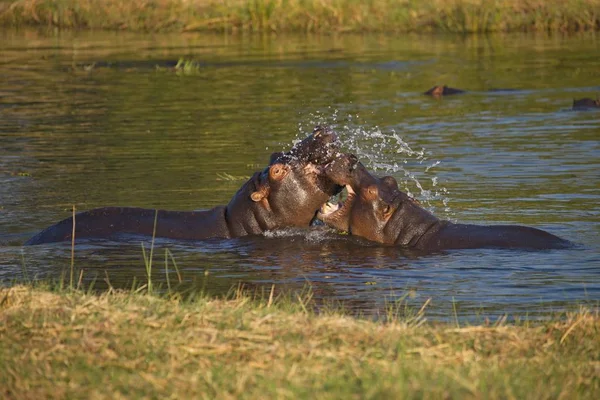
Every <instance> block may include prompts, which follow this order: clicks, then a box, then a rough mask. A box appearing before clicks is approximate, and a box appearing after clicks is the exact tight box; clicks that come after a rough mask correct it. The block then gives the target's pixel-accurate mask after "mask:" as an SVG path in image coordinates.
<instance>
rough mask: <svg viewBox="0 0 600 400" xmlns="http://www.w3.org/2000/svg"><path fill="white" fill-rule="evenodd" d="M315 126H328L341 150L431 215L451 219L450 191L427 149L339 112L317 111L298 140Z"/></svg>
mask: <svg viewBox="0 0 600 400" xmlns="http://www.w3.org/2000/svg"><path fill="white" fill-rule="evenodd" d="M315 125H329V126H331V127H332V128H333V129H334V130H335V132H336V133H337V134H338V135H339V137H340V140H341V141H342V148H343V149H344V150H345V151H348V152H351V153H354V154H355V155H356V156H357V157H358V158H359V159H360V160H361V162H362V163H363V164H364V165H365V166H366V167H367V168H369V169H371V170H373V171H374V172H375V173H376V175H379V176H383V175H393V176H394V177H395V178H396V180H397V181H398V185H399V187H400V189H401V190H403V191H405V192H406V193H407V194H408V195H409V196H412V197H415V198H417V199H418V200H419V201H420V202H421V203H422V204H423V205H424V206H425V207H426V208H427V209H429V210H430V211H432V212H435V211H441V212H442V213H443V214H444V215H443V217H444V218H452V217H453V213H452V211H451V209H450V207H449V203H450V198H449V193H450V192H449V191H448V189H446V188H445V187H444V186H443V185H442V184H441V182H440V179H439V177H438V176H436V175H435V173H436V172H435V168H436V167H438V166H439V165H440V164H441V161H439V160H432V159H431V157H432V153H431V152H429V151H427V150H426V149H424V148H420V149H416V148H413V147H412V146H411V145H410V144H409V143H408V142H407V141H405V140H404V138H403V137H402V136H401V135H400V134H399V133H398V132H397V131H396V130H395V129H393V128H384V127H379V126H369V125H368V124H367V123H365V122H364V121H361V119H360V116H359V115H352V114H347V115H345V116H343V117H342V116H340V112H339V110H337V109H330V110H329V111H328V112H322V111H316V112H314V113H312V114H310V115H309V116H308V118H303V120H302V122H299V123H298V133H297V139H296V141H295V142H294V143H296V142H297V141H298V140H301V139H302V138H304V137H306V135H308V134H310V132H312V129H313V128H314V127H315Z"/></svg>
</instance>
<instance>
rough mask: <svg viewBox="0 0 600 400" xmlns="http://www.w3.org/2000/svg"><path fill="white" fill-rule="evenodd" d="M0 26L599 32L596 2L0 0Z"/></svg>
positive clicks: (598, 4) (599, 7) (599, 0)
mask: <svg viewBox="0 0 600 400" xmlns="http://www.w3.org/2000/svg"><path fill="white" fill-rule="evenodd" d="M0 24H1V25H4V26H45V27H58V28H73V29H110V30H130V31H177V32H181V31H223V32H236V31H248V32H285V31H287V32H317V33H336V32H386V33H395V32H439V31H442V32H462V33H465V32H492V31H581V30H598V29H600V0H431V1H421V0H132V1H122V0H0Z"/></svg>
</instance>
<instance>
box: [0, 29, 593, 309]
mask: <svg viewBox="0 0 600 400" xmlns="http://www.w3.org/2000/svg"><path fill="white" fill-rule="evenodd" d="M1 38H2V40H0V281H2V282H4V283H5V284H11V283H13V282H15V281H18V280H21V279H24V278H26V279H32V278H33V277H36V278H41V279H44V278H51V279H57V278H58V277H60V274H61V273H62V272H63V271H65V270H66V269H68V268H69V265H70V243H59V244H51V245H42V246H33V247H23V246H22V243H23V242H24V241H25V240H26V239H27V238H29V237H30V236H32V235H34V234H35V233H37V232H38V231H40V230H41V229H43V228H45V227H46V226H48V225H51V224H53V223H55V222H57V221H59V220H61V219H63V218H65V217H67V216H69V214H70V213H71V210H72V207H73V205H74V206H75V207H76V208H77V210H85V209H91V208H95V207H103V206H111V205H123V206H138V207H148V208H166V209H172V210H193V209H204V208H210V207H213V206H215V205H219V204H226V203H227V202H228V200H229V198H230V197H231V196H232V195H233V194H234V193H235V191H236V190H237V188H238V187H239V186H240V185H241V184H242V183H243V182H244V179H245V178H246V177H248V176H250V175H251V174H252V173H253V172H254V171H256V170H259V169H262V168H263V167H264V166H265V165H266V164H267V162H268V158H269V155H270V153H271V152H273V151H278V150H283V149H288V148H289V147H290V146H291V144H292V143H293V141H294V140H296V139H297V138H300V137H303V136H305V135H306V134H307V133H308V132H310V130H311V129H312V127H313V126H314V125H315V124H317V123H327V124H329V125H331V126H332V127H334V128H335V129H336V131H337V132H338V133H339V135H340V137H341V139H342V141H343V143H344V149H345V150H347V151H352V152H354V153H356V154H357V155H358V156H359V157H360V159H361V160H362V161H363V163H365V164H366V165H367V167H369V168H370V169H372V170H374V171H376V172H377V173H379V174H392V175H394V176H395V177H396V178H397V179H398V181H399V182H400V183H401V187H402V188H403V189H404V190H406V191H409V192H410V193H411V194H413V195H414V196H415V197H417V198H418V199H419V200H421V202H422V203H423V204H424V205H425V206H426V207H427V208H429V209H430V210H432V211H433V212H434V213H436V215H438V216H440V217H442V218H447V219H451V220H454V221H460V222H471V223H481V224H487V223H511V224H512V223H514V224H524V225H530V226H535V227H538V228H542V229H545V230H548V231H550V232H552V233H554V234H557V235H559V236H562V237H564V238H567V239H569V240H571V241H573V242H576V243H577V244H578V246H577V247H576V248H575V249H570V250H551V251H535V252H533V251H515V250H460V251H448V252H445V253H441V254H433V255H428V256H422V255H413V254H411V253H409V252H406V251H402V250H401V249H398V248H390V247H385V246H380V245H375V244H371V243H367V242H365V241H361V240H357V239H355V238H351V237H346V236H339V235H336V234H333V233H330V232H324V231H323V230H322V229H319V228H316V229H313V230H299V231H298V230H292V231H283V232H270V233H268V234H266V235H264V236H258V237H246V238H240V239H232V240H209V241H203V242H194V243H190V242H177V241H170V240H157V242H156V244H155V249H154V272H153V280H154V281H155V282H156V283H157V284H160V283H161V282H162V283H163V285H164V283H165V252H166V250H167V249H168V250H169V251H170V252H171V253H172V255H173V258H174V260H175V261H176V262H177V266H178V268H179V269H180V272H181V275H182V279H183V283H182V285H181V287H186V288H189V287H190V286H194V287H201V288H202V289H203V290H205V291H207V292H209V293H211V294H217V295H218V294H223V293H226V292H227V291H228V290H230V289H231V288H232V287H235V286H236V285H244V287H246V288H249V289H251V290H256V291H259V292H261V291H267V292H268V291H269V290H270V288H271V286H272V285H275V288H276V290H278V291H287V292H289V291H290V290H292V291H294V290H299V291H300V290H306V288H307V287H310V290H311V291H312V295H313V298H314V299H315V300H316V302H317V304H323V303H325V304H336V305H339V304H343V305H344V307H345V308H347V309H349V310H352V311H354V312H356V313H359V314H362V315H373V316H377V315H385V313H386V309H387V307H389V306H390V304H393V303H394V302H395V301H396V300H397V299H407V300H406V301H407V302H408V303H409V305H411V306H413V307H416V308H418V307H420V305H423V304H424V303H425V302H426V301H427V299H431V300H430V302H429V304H428V311H427V312H426V315H429V317H430V318H432V319H447V318H454V317H456V316H458V317H460V318H465V319H469V318H473V317H479V318H481V317H490V318H498V317H500V316H503V315H509V316H517V315H528V316H543V315H544V314H546V313H548V312H551V311H559V310H564V309H573V308H577V307H578V306H580V305H582V304H584V305H592V306H594V307H596V306H597V305H598V300H599V299H600V239H599V236H600V225H599V222H600V179H599V178H600V172H599V170H600V112H598V111H571V110H570V107H571V104H572V100H573V98H581V97H593V98H594V97H596V95H597V94H598V93H600V75H599V74H598V71H600V57H597V55H598V54H600V38H598V37H597V36H594V35H592V34H589V35H581V36H571V37H564V36H560V35H556V36H534V35H525V34H517V35H498V36H431V35H430V36H417V35H414V36H413V35H404V36H399V37H388V36H339V37H337V36H315V37H305V36H300V37H290V36H287V37H276V36H273V37H259V36H249V37H246V36H234V37H232V36H220V35H216V36H213V35H206V34H190V35H142V34H125V33H99V32H92V33H89V32H88V33H60V34H52V33H50V34H48V33H40V32H36V31H8V32H3V33H2V34H1ZM180 59H182V60H186V61H187V63H183V67H182V68H179V69H174V68H173V66H174V65H175V64H176V63H177V61H178V60H180ZM435 84H447V85H449V86H452V87H458V88H461V89H465V90H468V91H469V92H468V93H467V94H464V95H460V96H454V97H447V98H444V99H441V100H436V99H433V98H430V97H427V96H424V95H422V92H424V91H425V90H427V89H429V88H430V87H432V86H433V85H435ZM493 89H507V90H500V91H495V90H493ZM141 242H144V243H145V246H146V249H147V248H148V246H149V244H150V239H149V238H142V237H138V238H135V237H132V238H131V239H130V240H126V241H124V242H111V241H90V242H86V243H82V244H80V245H78V246H77V247H76V250H75V267H76V269H77V270H78V271H79V270H83V275H82V279H83V281H84V283H87V284H89V283H90V282H95V283H94V284H95V285H96V287H99V288H101V287H106V286H107V281H109V282H110V284H111V285H112V286H115V287H131V285H132V284H134V282H135V281H137V282H140V281H141V282H143V281H145V279H146V278H145V274H146V272H145V267H144V261H143V256H142V249H141V244H140V243H141ZM168 268H169V271H170V283H173V284H174V282H176V274H175V273H174V270H173V263H172V261H171V258H170V257H169V264H168Z"/></svg>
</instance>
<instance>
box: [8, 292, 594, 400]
mask: <svg viewBox="0 0 600 400" xmlns="http://www.w3.org/2000/svg"><path fill="white" fill-rule="evenodd" d="M315 392H318V393H319V394H320V395H319V398H482V397H485V398H502V399H511V398H527V399H545V398H565V399H566V398H589V399H593V398H598V395H600V318H599V315H597V314H595V313H594V314H593V313H590V312H589V311H585V310H583V311H580V312H578V313H573V314H569V315H566V316H562V317H560V318H559V317H558V316H557V317H556V318H555V319H552V320H549V321H547V322H543V323H529V324H525V323H523V324H519V325H505V324H497V325H493V326H464V327H457V326H455V325H439V324H437V325H436V324H431V323H427V322H424V321H423V319H422V318H419V317H417V318H411V319H410V320H397V321H393V322H388V323H383V322H371V321H365V320H358V319H355V318H351V317H348V316H344V315H341V314H339V313H335V312H332V313H326V314H320V315H315V314H313V313H312V312H310V311H309V310H308V307H307V304H306V302H304V301H300V300H299V301H290V300H289V299H288V300H276V301H269V300H264V301H256V300H251V299H249V298H248V297H245V296H238V297H236V298H233V299H230V300H215V299H206V298H199V299H196V300H194V301H182V300H178V299H166V298H159V297H156V296H151V295H146V294H135V293H131V292H130V293H115V292H111V293H107V294H104V295H100V296H97V295H90V294H85V293H82V292H68V291H66V292H65V291H58V292H53V291H50V290H47V289H43V288H32V287H28V286H18V287H15V288H12V289H0V397H1V398H5V399H10V398H111V399H112V398H124V397H125V398H141V397H148V398H201V397H202V398H214V397H219V398H297V397H301V398H313V397H314V396H313V394H314V393H315Z"/></svg>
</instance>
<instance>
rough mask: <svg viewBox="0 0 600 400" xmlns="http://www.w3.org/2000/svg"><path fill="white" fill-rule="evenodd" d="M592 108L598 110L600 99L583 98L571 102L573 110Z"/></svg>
mask: <svg viewBox="0 0 600 400" xmlns="http://www.w3.org/2000/svg"><path fill="white" fill-rule="evenodd" d="M592 108H600V98H597V99H596V100H594V99H590V98H589V97H584V98H583V99H579V100H573V110H589V109H592Z"/></svg>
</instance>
